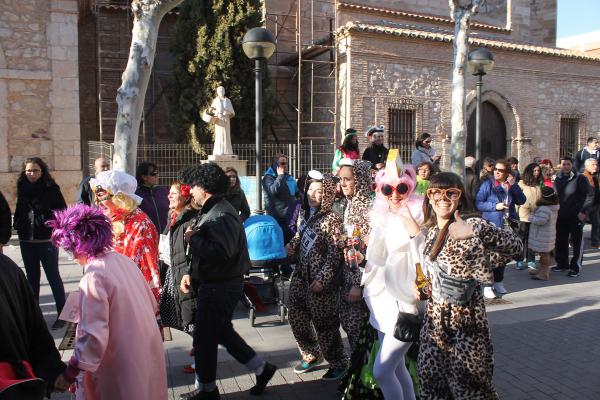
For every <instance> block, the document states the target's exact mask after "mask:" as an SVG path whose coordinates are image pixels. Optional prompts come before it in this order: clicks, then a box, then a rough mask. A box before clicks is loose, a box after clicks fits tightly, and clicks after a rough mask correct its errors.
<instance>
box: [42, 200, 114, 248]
mask: <svg viewBox="0 0 600 400" xmlns="http://www.w3.org/2000/svg"><path fill="white" fill-rule="evenodd" d="M46 224H47V225H48V226H49V227H50V228H52V237H51V239H52V243H54V245H56V246H59V247H62V248H63V249H64V250H65V251H67V252H69V253H71V254H73V256H75V257H78V256H86V257H88V258H95V257H97V256H99V255H102V254H103V253H105V252H106V251H108V250H109V249H110V248H111V246H112V241H113V233H112V225H111V223H110V220H109V219H108V217H106V216H105V215H104V214H103V213H102V210H101V209H99V208H97V207H90V206H87V205H85V204H76V205H72V206H69V207H67V208H65V209H64V210H60V211H55V212H54V218H53V219H51V220H49V221H48V222H47V223H46Z"/></svg>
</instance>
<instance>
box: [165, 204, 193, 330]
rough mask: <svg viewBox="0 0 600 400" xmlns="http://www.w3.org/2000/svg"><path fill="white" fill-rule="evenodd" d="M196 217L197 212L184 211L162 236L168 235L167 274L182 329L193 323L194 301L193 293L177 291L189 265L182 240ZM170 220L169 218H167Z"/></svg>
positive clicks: (191, 210)
mask: <svg viewBox="0 0 600 400" xmlns="http://www.w3.org/2000/svg"><path fill="white" fill-rule="evenodd" d="M197 215H198V210H194V209H186V210H185V211H184V212H182V213H181V214H180V215H178V216H177V219H176V220H175V224H173V226H171V227H167V228H166V229H165V231H164V234H165V235H166V234H168V233H170V234H171V236H170V238H169V239H170V241H169V243H170V247H171V268H170V269H169V272H170V273H171V274H173V275H172V278H173V284H174V285H175V290H174V291H173V292H174V293H175V295H176V296H177V298H176V304H175V311H176V312H177V320H178V321H180V322H181V324H182V327H186V326H188V325H189V324H191V323H192V322H193V321H194V310H195V307H194V301H195V297H196V296H195V293H194V291H193V290H190V291H189V292H188V293H183V292H182V291H181V289H179V283H180V282H181V278H183V276H184V275H185V274H187V273H188V270H189V264H188V258H187V254H186V249H187V244H186V243H185V241H184V239H183V234H184V233H185V230H186V229H187V228H188V227H189V226H190V225H192V224H193V223H194V222H195V220H194V218H196V216H197ZM169 220H170V218H169Z"/></svg>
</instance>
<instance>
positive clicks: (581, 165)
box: [574, 147, 600, 173]
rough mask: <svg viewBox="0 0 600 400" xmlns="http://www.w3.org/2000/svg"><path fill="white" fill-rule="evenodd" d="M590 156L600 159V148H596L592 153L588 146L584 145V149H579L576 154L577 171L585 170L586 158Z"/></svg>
mask: <svg viewBox="0 0 600 400" xmlns="http://www.w3.org/2000/svg"><path fill="white" fill-rule="evenodd" d="M588 158H594V159H596V160H598V161H600V150H596V151H594V152H593V153H590V152H589V150H588V148H587V147H584V148H583V149H581V150H579V151H578V152H577V153H576V154H575V160H574V163H575V171H577V172H579V173H581V172H583V170H584V169H585V160H587V159H588Z"/></svg>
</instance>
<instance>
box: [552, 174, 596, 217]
mask: <svg viewBox="0 0 600 400" xmlns="http://www.w3.org/2000/svg"><path fill="white" fill-rule="evenodd" d="M554 189H555V190H556V193H558V199H559V202H560V209H559V210H558V219H559V220H573V221H576V220H577V214H579V213H580V212H582V213H587V212H589V211H590V209H591V207H592V205H593V204H594V190H593V189H592V188H590V185H589V183H588V181H587V179H586V178H585V176H583V175H581V174H578V173H576V172H571V173H570V174H569V175H564V174H563V173H562V172H559V173H557V174H556V179H555V180H554Z"/></svg>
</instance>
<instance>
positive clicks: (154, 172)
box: [148, 171, 158, 176]
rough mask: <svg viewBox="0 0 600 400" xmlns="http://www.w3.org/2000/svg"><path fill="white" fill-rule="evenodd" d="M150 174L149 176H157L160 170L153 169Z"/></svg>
mask: <svg viewBox="0 0 600 400" xmlns="http://www.w3.org/2000/svg"><path fill="white" fill-rule="evenodd" d="M148 175H149V176H156V175H158V171H152V172H150V173H149V174H148Z"/></svg>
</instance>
